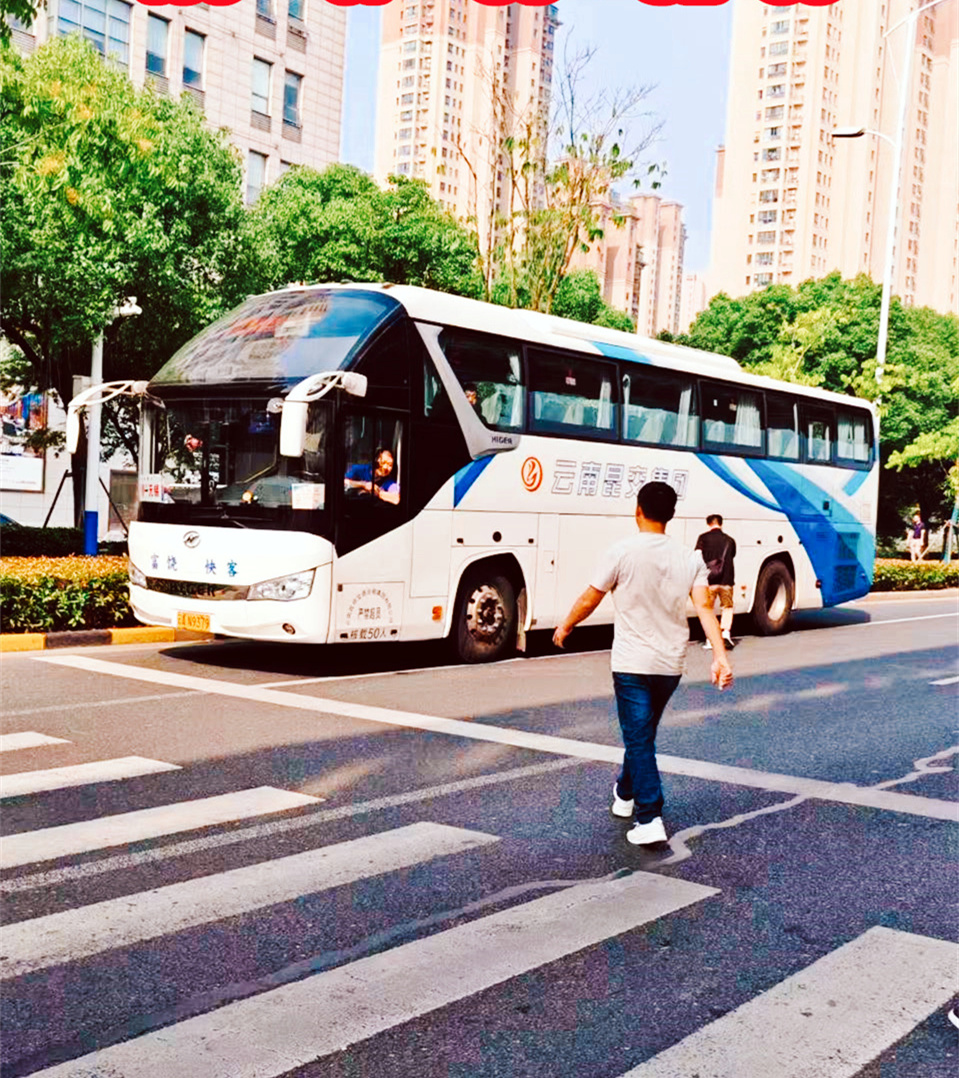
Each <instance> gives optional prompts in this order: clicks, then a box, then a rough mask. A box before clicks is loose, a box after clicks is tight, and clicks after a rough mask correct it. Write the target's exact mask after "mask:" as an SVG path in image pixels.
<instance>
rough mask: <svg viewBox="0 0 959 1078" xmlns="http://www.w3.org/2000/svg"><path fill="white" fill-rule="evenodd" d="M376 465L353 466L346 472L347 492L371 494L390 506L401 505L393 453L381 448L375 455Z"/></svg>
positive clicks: (345, 484)
mask: <svg viewBox="0 0 959 1078" xmlns="http://www.w3.org/2000/svg"><path fill="white" fill-rule="evenodd" d="M373 460H374V464H372V465H370V464H351V465H350V466H349V467H348V468H347V470H346V476H345V477H344V480H343V483H344V486H345V488H346V490H347V491H348V492H349V491H354V492H356V493H359V494H371V495H372V496H373V497H374V498H379V500H380V501H383V502H388V503H389V504H390V505H399V502H400V484H399V480H398V479H397V476H396V461H395V459H394V457H393V453H392V452H391V451H390V450H389V449H386V448H384V447H382V446H381V447H380V448H378V449H377V450H376V453H375V454H374V455H373Z"/></svg>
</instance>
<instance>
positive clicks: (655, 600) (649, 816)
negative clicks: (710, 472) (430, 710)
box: [553, 481, 733, 846]
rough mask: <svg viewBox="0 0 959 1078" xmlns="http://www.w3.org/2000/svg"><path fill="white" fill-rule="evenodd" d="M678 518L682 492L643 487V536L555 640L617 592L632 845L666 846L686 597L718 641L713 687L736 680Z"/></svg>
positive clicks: (606, 560)
mask: <svg viewBox="0 0 959 1078" xmlns="http://www.w3.org/2000/svg"><path fill="white" fill-rule="evenodd" d="M675 513H676V491H675V490H674V489H673V488H672V487H671V486H669V485H668V484H667V483H660V482H655V481H654V482H652V483H646V484H645V485H644V486H643V487H641V488H640V491H639V494H638V496H637V505H636V526H637V528H638V529H639V534H638V535H634V536H633V537H632V538H631V539H626V540H624V541H623V542H620V543H617V544H616V545H615V546H613V547H611V548H610V549H609V550H608V551H607V552H606V554H605V555H604V556H603V557H602V559H601V560H600V563H599V565H598V566H597V567H596V569H595V570H594V572H593V583H592V584H590V585H589V587H587V588H586V590H585V591H584V592H583V593H582V595H580V597H579V598H578V599H577V600H576V602H575V603H573V606H572V609H571V610H570V612H569V613H568V614H567V615H566V618H565V619H564V620H563V621H562V622H561V623H560V625H559V627H558V628H557V629H556V632H555V633H554V634H553V643H554V644H555V645H556V646H557V647H560V648H561V647H563V645H564V643H565V641H566V638H567V637H568V636H569V634H570V633H571V632H572V631H573V628H574V626H576V625H578V624H579V623H580V622H581V621H583V620H584V619H585V618H588V617H589V615H590V614H591V613H592V612H593V611H594V610H595V609H596V607H598V606H599V604H600V603H601V602H602V601H603V598H604V597H605V595H606V593H607V592H610V593H611V594H612V599H613V609H614V612H615V616H614V621H613V651H612V667H613V689H614V690H615V693H616V709H617V712H618V713H619V724H620V728H621V730H622V734H623V744H624V745H625V748H626V753H625V756H624V758H623V769H622V771H621V772H620V775H619V778H618V779H617V780H616V782H615V783H614V784H613V803H612V805H611V807H610V810H611V812H612V813H613V815H614V816H619V817H622V818H623V819H631V818H634V817H635V823H634V825H633V827H632V830H630V831H629V832H628V833H627V835H626V841H627V842H629V843H630V844H632V845H634V846H650V845H656V844H658V843H662V842H665V841H666V828H665V827H664V826H663V819H662V811H663V787H662V782H661V781H660V777H659V769H658V768H657V766H656V728H657V727H658V725H659V720H660V718H661V717H662V714H663V711H664V710H665V709H666V705H667V703H669V698H670V697H671V696H672V695H673V693H674V692H675V691H676V687H677V685H678V684H679V680H680V678H681V677H682V674H683V668H684V666H685V661H686V645H687V643H688V640H689V626H688V624H687V622H686V599H687V598H688V597H690V596H692V600H693V605H694V606H695V608H696V614H697V616H698V617H699V620H700V623H701V624H702V626H703V629H704V631H705V633H706V636H707V638H708V639H709V641H710V642H711V643H712V645H713V664H712V681H713V684H714V685H716V686H717V688H719V689H720V690H722V689H725V688H726V687H727V686H729V685H732V683H733V671H732V667H731V666H730V665H729V659H728V658H727V656H726V648H725V646H724V643H723V637H722V634H721V632H720V629H719V623H718V622H717V621H716V615H715V614H714V613H713V609H712V604H711V603H710V601H709V589H708V584H707V580H708V573H707V571H706V565H705V563H704V562H703V559H702V558H701V557H700V555H699V554H698V553H697V552H696V551H694V550H690V549H689V548H688V547H685V546H683V545H682V544H680V543H679V542H677V541H676V540H675V539H673V538H672V537H670V536H668V535H667V534H666V525H667V524H668V523H669V521H670V520H672V519H673V516H674V515H675Z"/></svg>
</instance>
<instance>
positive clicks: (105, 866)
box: [0, 760, 584, 894]
mask: <svg viewBox="0 0 959 1078" xmlns="http://www.w3.org/2000/svg"><path fill="white" fill-rule="evenodd" d="M583 762H584V761H582V760H551V761H550V762H549V763H546V764H531V765H530V766H528V767H514V768H511V769H510V770H509V771H498V772H496V774H494V775H477V776H475V777H474V778H471V779H460V780H459V781H458V782H446V783H443V784H442V785H440V786H428V787H426V788H425V789H423V788H421V789H419V790H411V791H408V792H407V793H402V794H391V795H390V796H389V797H377V798H374V799H373V800H371V801H356V802H351V803H350V804H347V805H340V806H339V807H338V808H329V809H319V810H318V811H317V812H311V813H310V814H309V815H308V816H294V817H293V818H292V819H284V820H271V821H270V822H269V823H257V824H251V825H249V826H246V827H238V828H236V829H233V830H230V831H225V832H220V833H219V834H215V835H206V836H205V837H203V838H191V839H186V840H184V841H182V842H170V843H167V844H165V845H163V846H159V847H157V848H156V849H152V850H137V851H136V852H135V853H121V854H114V855H113V856H111V857H101V858H98V859H97V860H96V861H86V862H83V863H82V864H79V865H63V866H62V867H60V868H53V869H49V870H48V871H46V872H33V873H31V874H30V875H29V876H18V877H17V878H16V879H5V880H0V893H5V894H10V893H14V892H17V891H34V890H36V889H37V888H39V887H57V886H59V885H60V884H62V883H65V882H66V881H67V880H78V879H86V878H88V877H90V876H99V875H101V874H102V873H104V872H119V871H122V870H125V869H128V868H135V867H137V866H138V865H144V864H149V863H152V862H155V861H165V860H169V859H170V858H171V857H186V856H188V855H190V854H194V853H201V852H202V851H204V850H212V849H215V848H218V847H220V846H229V845H233V844H234V843H237V842H252V841H253V840H254V839H259V838H268V837H270V836H273V835H285V834H288V833H289V832H292V831H300V830H302V829H303V828H306V827H316V826H318V825H319V824H324V823H328V822H330V821H332V820H357V819H362V818H363V817H364V816H368V815H370V814H371V813H374V812H383V811H385V810H386V809H391V808H396V807H397V806H399V805H412V804H417V803H418V802H421V801H436V800H437V799H438V798H441V797H450V796H452V795H454V794H459V793H465V792H466V791H467V790H479V789H483V788H484V787H487V786H498V785H500V784H502V783H504V782H519V781H521V780H523V779H529V778H534V777H537V776H539V775H551V774H554V773H555V772H557V771H565V770H566V769H567V768H570V767H580V766H581V765H582V764H583Z"/></svg>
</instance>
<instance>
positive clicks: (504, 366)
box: [424, 329, 525, 430]
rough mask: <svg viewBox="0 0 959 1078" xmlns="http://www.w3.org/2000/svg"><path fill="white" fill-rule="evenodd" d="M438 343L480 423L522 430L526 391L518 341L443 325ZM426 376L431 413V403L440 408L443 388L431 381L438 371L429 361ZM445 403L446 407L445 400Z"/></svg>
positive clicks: (428, 406)
mask: <svg viewBox="0 0 959 1078" xmlns="http://www.w3.org/2000/svg"><path fill="white" fill-rule="evenodd" d="M439 343H440V347H441V348H442V349H443V354H444V355H445V356H446V358H447V360H448V361H449V365H450V367H452V369H453V373H454V374H455V375H456V377H457V379H458V381H459V383H460V385H461V386H462V388H463V392H464V394H465V395H466V399H467V400H468V401H469V403H470V404H471V405H472V407H473V410H474V411H475V412H476V414H477V416H479V418H480V420H481V421H482V422H483V425H484V426H486V427H489V428H490V429H491V430H522V429H523V421H524V414H523V412H524V404H525V392H524V386H523V365H522V353H521V348H520V345H519V344H518V343H516V342H511V341H506V340H503V339H502V338H499V337H492V336H486V335H485V334H481V333H470V332H466V331H465V330H459V329H444V330H443V332H442V333H441V334H440V338H439ZM425 376H426V384H425V394H424V400H425V402H426V406H427V407H426V414H427V415H430V414H431V411H430V409H431V407H432V408H436V409H437V410H438V411H442V409H443V407H444V401H445V392H444V391H443V390H442V388H441V387H436V386H435V385H434V384H433V382H434V380H437V375H436V372H435V371H434V370H433V369H432V364H429V365H428V366H427V369H426V372H425ZM445 406H446V407H449V405H448V402H446V404H445Z"/></svg>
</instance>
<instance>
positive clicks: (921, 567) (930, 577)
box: [872, 558, 959, 591]
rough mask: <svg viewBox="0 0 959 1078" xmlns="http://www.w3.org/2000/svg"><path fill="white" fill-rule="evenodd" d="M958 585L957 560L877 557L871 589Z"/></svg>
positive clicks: (936, 587) (914, 588)
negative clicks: (901, 559) (900, 559)
mask: <svg viewBox="0 0 959 1078" xmlns="http://www.w3.org/2000/svg"><path fill="white" fill-rule="evenodd" d="M957 587H959V562H957V561H951V562H949V563H948V564H946V563H944V562H941V561H897V560H895V559H893V558H877V559H876V570H875V576H874V577H873V582H872V590H873V591H926V590H927V589H939V588H957Z"/></svg>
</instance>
